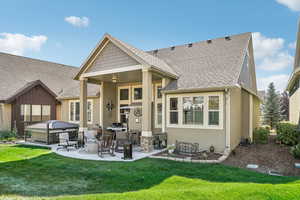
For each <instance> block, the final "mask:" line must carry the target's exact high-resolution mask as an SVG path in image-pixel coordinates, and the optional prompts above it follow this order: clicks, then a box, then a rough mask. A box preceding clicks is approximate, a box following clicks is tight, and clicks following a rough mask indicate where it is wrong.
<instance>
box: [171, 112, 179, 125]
mask: <svg viewBox="0 0 300 200" xmlns="http://www.w3.org/2000/svg"><path fill="white" fill-rule="evenodd" d="M170 124H178V112H170Z"/></svg>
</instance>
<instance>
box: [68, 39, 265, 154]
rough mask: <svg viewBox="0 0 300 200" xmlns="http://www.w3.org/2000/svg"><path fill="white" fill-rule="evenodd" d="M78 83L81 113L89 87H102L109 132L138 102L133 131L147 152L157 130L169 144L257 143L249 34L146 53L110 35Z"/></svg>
mask: <svg viewBox="0 0 300 200" xmlns="http://www.w3.org/2000/svg"><path fill="white" fill-rule="evenodd" d="M74 79H75V80H79V81H80V102H79V104H80V110H83V111H85V110H87V102H88V101H87V92H88V89H87V84H88V83H94V84H98V85H99V87H100V94H101V95H100V112H99V115H100V116H99V119H100V121H99V122H100V125H101V126H103V127H107V126H108V125H110V124H111V123H112V122H115V121H121V120H122V118H123V117H122V115H123V113H122V106H128V105H129V106H134V105H139V107H140V109H141V110H142V112H141V113H142V114H141V115H136V112H135V111H138V108H136V109H135V110H134V111H131V112H130V113H131V114H130V116H132V113H133V115H134V117H135V119H134V120H133V122H131V125H130V126H131V127H138V128H140V130H141V132H142V138H141V143H142V147H143V148H144V150H145V151H151V150H152V138H153V137H152V136H153V133H155V132H166V133H167V135H168V144H169V145H171V144H174V143H175V142H176V140H178V141H184V142H197V143H199V145H200V147H201V148H203V149H208V148H209V147H210V146H211V145H213V146H214V147H215V149H216V150H217V151H219V152H223V151H225V150H232V149H234V148H235V147H236V146H237V145H238V144H239V142H240V141H241V139H243V138H244V139H246V138H247V139H249V140H252V132H253V129H254V128H256V127H257V126H258V124H259V116H260V115H259V105H260V103H259V102H260V100H259V98H258V95H257V87H256V74H255V64H254V59H253V47H252V36H251V33H245V34H240V35H234V36H230V37H225V38H217V39H213V40H207V41H202V42H196V43H190V44H186V45H180V46H173V47H170V48H164V49H156V50H153V51H147V52H145V51H142V50H140V49H137V48H135V47H133V46H131V45H129V44H127V43H125V42H123V41H121V40H119V39H117V38H114V37H112V36H111V35H109V34H105V35H104V36H103V39H102V40H101V41H100V42H99V43H98V44H97V46H96V48H95V49H94V50H93V51H92V52H91V54H90V55H89V57H88V58H87V59H86V61H85V62H84V63H83V64H82V66H81V68H80V70H79V72H78V73H77V75H76V76H75V78H74ZM111 105H113V107H112V109H111ZM138 113H140V112H138ZM80 127H81V130H82V131H83V130H85V129H87V127H88V125H87V112H81V113H80Z"/></svg>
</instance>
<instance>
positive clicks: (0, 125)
mask: <svg viewBox="0 0 300 200" xmlns="http://www.w3.org/2000/svg"><path fill="white" fill-rule="evenodd" d="M0 112H1V113H0V115H1V117H0V120H1V121H0V130H10V129H11V104H1V109H0Z"/></svg>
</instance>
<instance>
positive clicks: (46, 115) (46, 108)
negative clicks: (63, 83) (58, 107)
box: [42, 105, 51, 121]
mask: <svg viewBox="0 0 300 200" xmlns="http://www.w3.org/2000/svg"><path fill="white" fill-rule="evenodd" d="M50 113H51V106H50V105H42V121H49V120H50V119H51V117H50Z"/></svg>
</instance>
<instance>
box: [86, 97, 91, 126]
mask: <svg viewBox="0 0 300 200" xmlns="http://www.w3.org/2000/svg"><path fill="white" fill-rule="evenodd" d="M87 121H88V122H91V121H92V102H91V101H88V102H87Z"/></svg>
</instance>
